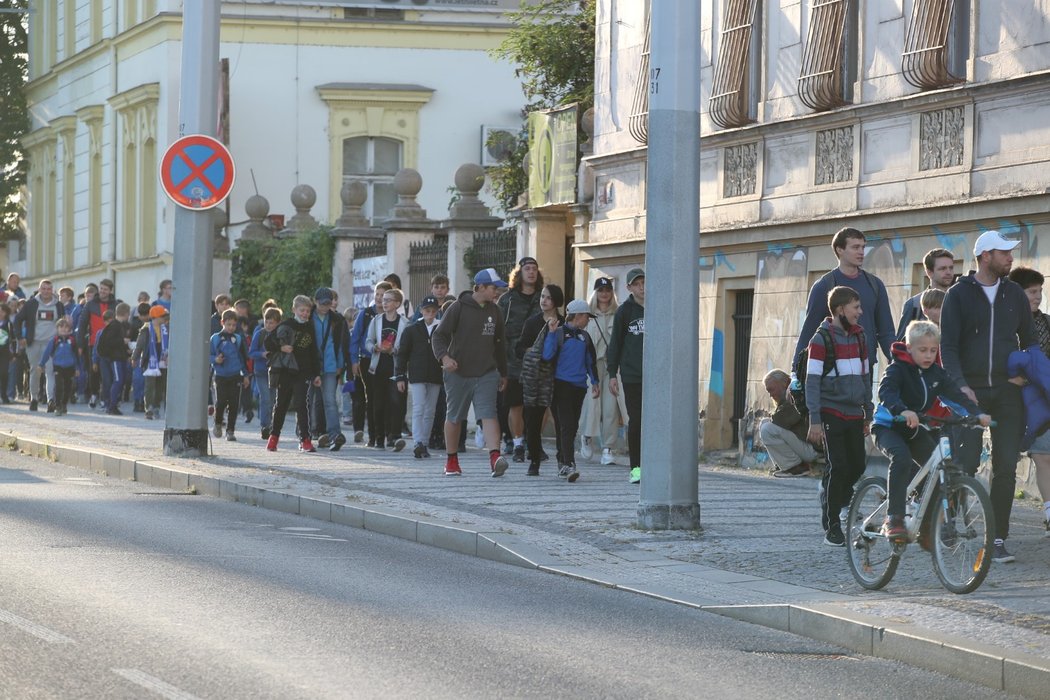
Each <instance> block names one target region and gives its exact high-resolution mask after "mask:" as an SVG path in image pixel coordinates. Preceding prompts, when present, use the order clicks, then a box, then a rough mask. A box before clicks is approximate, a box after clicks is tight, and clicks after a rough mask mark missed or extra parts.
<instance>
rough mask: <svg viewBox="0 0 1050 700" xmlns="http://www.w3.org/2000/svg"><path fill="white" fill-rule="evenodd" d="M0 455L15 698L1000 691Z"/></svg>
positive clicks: (9, 661) (8, 676)
mask: <svg viewBox="0 0 1050 700" xmlns="http://www.w3.org/2000/svg"><path fill="white" fill-rule="evenodd" d="M0 465H3V466H2V467H0V696H2V697H17V698H103V697H104V698H142V697H165V698H193V697H198V698H223V699H227V698H300V697H302V698H342V697H348V698H349V697H353V698H356V697H427V698H437V697H456V698H464V697H466V698H475V697H477V698H482V697H484V698H491V697H528V696H542V697H574V698H591V697H595V698H597V697H601V698H619V697H622V698H640V697H660V696H674V695H678V694H688V695H690V696H696V697H709V698H722V697H726V698H728V697H733V698H736V697H775V698H777V699H778V700H781V699H782V698H807V699H809V698H822V697H858V698H860V697H863V698H868V699H870V698H872V697H905V696H912V695H914V696H918V697H923V696H925V697H960V698H963V697H964V698H967V699H970V698H982V697H1002V695H1001V694H1000V693H994V692H992V691H990V690H987V689H984V688H981V687H978V686H975V685H972V684H970V683H966V682H961V681H958V680H955V679H950V678H947V677H945V676H942V675H938V674H935V673H930V672H927V671H922V670H918V669H914V668H911V667H908V666H904V665H900V664H895V663H892V662H887V661H882V660H876V659H869V658H865V657H858V656H855V655H851V654H850V653H848V652H846V651H844V650H842V649H838V648H836V647H833V646H829V645H825V644H821V643H817V642H813V641H810V640H806V639H803V638H800V637H795V636H793V635H789V634H786V633H782V632H778V631H775V630H767V629H764V628H761V627H757V626H752V625H748V624H745V623H740V622H736V621H733V620H728V619H725V618H721V617H718V616H714V615H708V614H706V613H703V612H700V611H696V610H691V609H688V608H683V607H680V606H676V605H673V604H670V603H664V602H659V601H654V600H650V599H647V598H644V597H641V596H637V595H633V594H630V593H625V592H621V591H614V590H611V589H605V588H601V587H598V586H594V585H590V584H584V583H579V582H575V581H572V580H570V579H566V578H562V577H557V576H553V575H551V574H545V573H541V572H536V571H529V570H525V569H520V568H517V567H511V566H504V565H500V564H495V563H492V562H487V561H483V560H478V559H474V558H471V557H465V556H460V555H456V554H452V553H448V552H445V551H442V550H438V549H432V548H428V547H424V546H421V545H416V544H413V543H409V542H405V541H402V540H397V539H393V538H389V537H385V536H382V535H376V534H372V533H368V532H364V531H360V530H354V529H350V528H344V527H340V526H334V525H331V524H327V523H319V522H315V521H311V520H308V519H305V518H299V517H296V516H288V515H283V514H280V513H275V512H270V511H265V510H261V509H257V508H252V507H250V506H245V505H241V504H234V503H227V502H223V501H218V500H214V499H208V498H204V497H199V496H188V495H175V494H172V493H170V492H163V491H159V490H156V489H149V488H143V486H142V485H141V484H136V483H129V482H120V481H116V480H112V479H105V478H94V477H92V476H91V475H89V474H87V473H85V472H82V471H78V470H73V469H68V468H65V467H61V466H59V465H54V464H50V463H47V462H44V461H41V460H34V459H30V458H27V457H24V456H21V455H18V454H15V453H9V452H8V453H4V454H2V455H0Z"/></svg>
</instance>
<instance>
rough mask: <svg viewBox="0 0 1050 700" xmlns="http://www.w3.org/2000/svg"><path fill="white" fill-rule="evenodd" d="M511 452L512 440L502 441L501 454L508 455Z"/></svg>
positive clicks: (512, 448) (512, 450)
mask: <svg viewBox="0 0 1050 700" xmlns="http://www.w3.org/2000/svg"><path fill="white" fill-rule="evenodd" d="M512 452H514V441H513V440H504V441H503V454H505V455H509V454H511V453H512Z"/></svg>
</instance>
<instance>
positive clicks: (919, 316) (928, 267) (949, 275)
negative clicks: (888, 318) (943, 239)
mask: <svg viewBox="0 0 1050 700" xmlns="http://www.w3.org/2000/svg"><path fill="white" fill-rule="evenodd" d="M922 266H923V270H924V271H925V272H926V278H927V279H929V280H930V286H929V287H927V288H926V289H939V290H941V291H942V292H947V291H948V288H949V287H951V286H952V284H954V282H955V254H954V253H952V251H950V250H947V249H945V248H934V249H933V250H931V251H930V252H928V253H926V255H925V256H924V257H923V259H922ZM926 289H924V290H922V292H919V293H918V294H916V295H915V296H913V297H908V299H907V300H906V301H905V302H904V306H903V307H901V320H900V323H898V324H897V340H904V331H905V330H907V328H908V324H909V323H911V322H912V321H925V320H926V314H924V313H923V312H922V294H923V292H925V291H926Z"/></svg>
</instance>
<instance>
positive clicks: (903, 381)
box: [871, 321, 991, 542]
mask: <svg viewBox="0 0 1050 700" xmlns="http://www.w3.org/2000/svg"><path fill="white" fill-rule="evenodd" d="M905 339H906V341H905V342H903V343H902V342H897V343H894V344H893V346H892V352H893V362H891V363H890V366H889V367H887V368H886V373H885V374H884V375H883V376H882V381H881V382H879V409H880V410H878V411H876V413H875V425H874V426H872V430H871V432H872V433H873V434H874V435H875V444H876V445H878V448H879V449H880V450H882V453H883V454H885V455H886V456H887V457H889V460H890V471H889V486H888V491H889V507H888V509H887V515H886V522H885V524H884V525H883V534H885V535H886V537H887V538H889V539H890V540H891V541H893V542H904V541H906V540H907V530H906V529H905V526H904V512H905V510H904V501H905V499H906V497H907V493H906V491H907V488H908V483H909V482H910V481H911V479H912V476H913V475H914V473H915V470H916V462H917V463H918V464H924V463H925V462H926V460H927V459H929V457H930V455H931V454H932V453H933V449H934V447H935V446H936V441H935V439H934V437H933V436H932V435H931V434H930V433H929V431H927V430H924V429H922V428H920V427H919V414H920V413H925V412H927V411H929V409H930V408H931V407H932V406H933V404H934V402H935V401H936V399H937V398H938V397H943V398H945V399H948V400H949V401H952V402H954V403H956V404H958V405H959V406H961V407H962V408H963V409H965V410H966V411H967V413H968V414H969V415H974V414H976V415H977V419H978V421H979V422H980V424H981V425H982V426H984V427H987V426H988V424H989V423H990V422H991V417H990V416H989V415H987V414H985V413H981V411H980V408H979V407H978V406H977V404H975V403H974V402H973V401H971V400H970V399H969V398H967V397H966V395H965V394H963V393H962V390H961V389H960V387H959V386H958V384H956V383H955V382H954V381H952V380H951V378H949V376H948V373H947V372H945V371H944V368H943V367H941V366H940V365H939V364H937V361H936V360H937V357H938V354H939V352H940V342H941V332H940V329H939V328H937V326H936V325H935V324H933V323H931V322H929V321H912V322H911V323H909V324H908V328H907V330H906V331H905ZM887 412H888V413H889V414H890V416H901V417H902V418H904V419H905V422H904V423H893V422H890V420H888V418H889V417H888V416H887Z"/></svg>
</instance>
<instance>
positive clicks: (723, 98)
mask: <svg viewBox="0 0 1050 700" xmlns="http://www.w3.org/2000/svg"><path fill="white" fill-rule="evenodd" d="M760 4H761V3H760V2H759V0H727V2H726V5H725V14H724V18H725V19H724V20H723V25H722V34H721V40H720V42H719V45H718V64H717V65H716V66H715V79H714V85H713V86H712V88H711V103H710V110H709V111H710V114H711V120H712V121H713V122H714V123H715V124H717V125H718V126H721V127H723V128H726V129H728V128H731V127H735V126H743V125H744V124H749V123H751V122H753V121H755V118H756V116H757V112H758V97H759V93H760V87H761V85H760V84H761V77H762V76H761V72H760V71H761V63H762V62H761V56H762V28H761V16H762V15H761V11H760Z"/></svg>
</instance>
